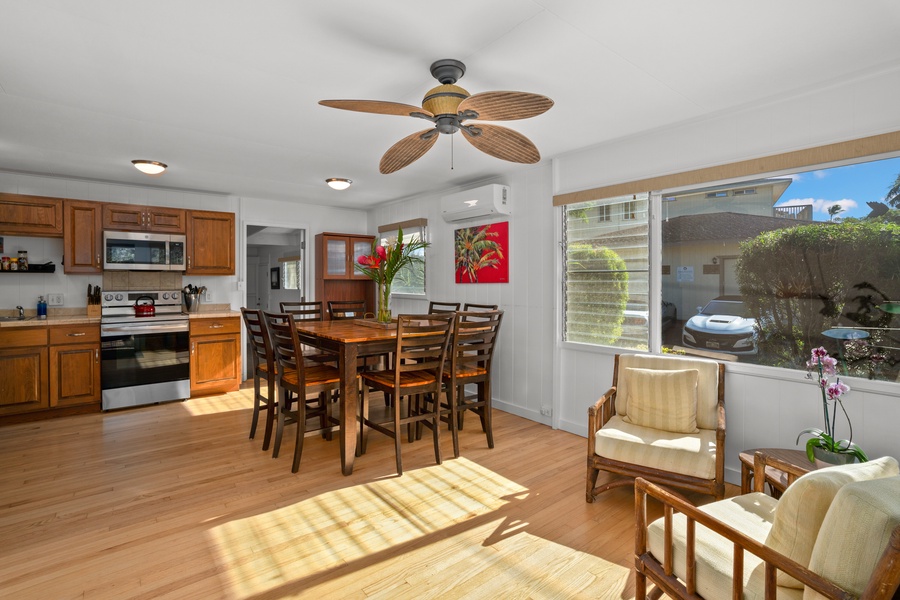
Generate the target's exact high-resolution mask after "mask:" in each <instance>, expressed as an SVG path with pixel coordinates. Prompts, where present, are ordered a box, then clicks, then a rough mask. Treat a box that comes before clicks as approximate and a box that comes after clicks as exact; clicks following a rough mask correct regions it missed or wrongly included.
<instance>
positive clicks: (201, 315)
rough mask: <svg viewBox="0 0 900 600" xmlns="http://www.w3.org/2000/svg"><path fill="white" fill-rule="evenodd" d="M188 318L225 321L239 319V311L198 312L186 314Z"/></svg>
mask: <svg viewBox="0 0 900 600" xmlns="http://www.w3.org/2000/svg"><path fill="white" fill-rule="evenodd" d="M188 316H189V317H190V318H191V319H226V318H228V317H240V316H241V311H239V310H231V309H226V310H208V311H200V312H195V313H188Z"/></svg>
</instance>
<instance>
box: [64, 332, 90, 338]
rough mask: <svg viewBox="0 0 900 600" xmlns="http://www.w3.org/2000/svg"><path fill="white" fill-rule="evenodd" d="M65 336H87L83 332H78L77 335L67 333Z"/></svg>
mask: <svg viewBox="0 0 900 600" xmlns="http://www.w3.org/2000/svg"><path fill="white" fill-rule="evenodd" d="M66 335H67V336H69V337H81V336H83V335H87V333H86V332H84V331H79V332H78V333H67V334H66Z"/></svg>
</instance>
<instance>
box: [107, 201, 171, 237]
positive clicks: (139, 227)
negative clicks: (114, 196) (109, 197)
mask: <svg viewBox="0 0 900 600" xmlns="http://www.w3.org/2000/svg"><path fill="white" fill-rule="evenodd" d="M186 222H187V211H186V210H184V209H180V208H163V207H160V206H135V205H134V204H111V203H107V204H104V205H103V229H109V230H110V231H149V232H153V233H184V232H185V227H186Z"/></svg>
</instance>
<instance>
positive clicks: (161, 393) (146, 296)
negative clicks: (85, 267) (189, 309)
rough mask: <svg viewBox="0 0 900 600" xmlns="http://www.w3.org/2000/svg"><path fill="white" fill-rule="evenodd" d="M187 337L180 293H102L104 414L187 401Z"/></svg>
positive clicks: (131, 291)
mask: <svg viewBox="0 0 900 600" xmlns="http://www.w3.org/2000/svg"><path fill="white" fill-rule="evenodd" d="M151 304H152V307H151V306H150V305H151ZM189 337H190V332H189V329H188V316H187V315H186V314H183V313H182V311H181V291H180V290H169V291H159V290H155V291H134V290H128V291H118V292H117V291H106V292H104V294H103V303H102V312H101V313H100V346H101V355H102V362H101V365H100V386H101V388H102V397H103V410H110V409H115V408H125V407H129V406H140V405H143V404H155V403H157V402H164V401H167V400H181V399H184V398H189V397H190V395H191V379H190V352H189V350H190V348H189V343H190V342H189Z"/></svg>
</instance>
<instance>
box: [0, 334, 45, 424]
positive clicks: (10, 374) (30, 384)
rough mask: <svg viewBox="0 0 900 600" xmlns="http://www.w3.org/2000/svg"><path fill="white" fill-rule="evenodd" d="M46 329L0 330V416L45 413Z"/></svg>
mask: <svg viewBox="0 0 900 600" xmlns="http://www.w3.org/2000/svg"><path fill="white" fill-rule="evenodd" d="M47 385H48V375H47V328H46V327H22V328H3V329H0V415H12V414H19V413H27V412H33V411H39V410H45V409H47V408H49V406H50V395H49V393H48V390H47Z"/></svg>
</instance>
